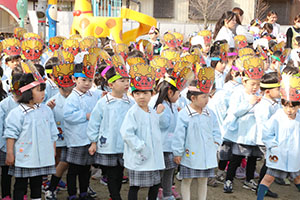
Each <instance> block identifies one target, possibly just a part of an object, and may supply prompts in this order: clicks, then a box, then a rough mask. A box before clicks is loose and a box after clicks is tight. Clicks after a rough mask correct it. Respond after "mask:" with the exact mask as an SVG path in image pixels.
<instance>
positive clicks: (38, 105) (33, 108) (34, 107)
mask: <svg viewBox="0 0 300 200" xmlns="http://www.w3.org/2000/svg"><path fill="white" fill-rule="evenodd" d="M19 107H20V108H21V110H22V111H23V113H25V114H27V113H29V112H31V111H33V110H36V109H38V108H39V107H40V104H37V103H36V104H34V105H33V107H29V106H27V105H26V104H23V103H21V104H20V105H19Z"/></svg>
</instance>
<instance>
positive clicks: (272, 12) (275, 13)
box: [265, 10, 278, 21]
mask: <svg viewBox="0 0 300 200" xmlns="http://www.w3.org/2000/svg"><path fill="white" fill-rule="evenodd" d="M272 15H276V16H278V14H277V12H275V11H274V10H271V11H270V12H268V14H267V17H266V19H265V21H268V17H271V16H272Z"/></svg>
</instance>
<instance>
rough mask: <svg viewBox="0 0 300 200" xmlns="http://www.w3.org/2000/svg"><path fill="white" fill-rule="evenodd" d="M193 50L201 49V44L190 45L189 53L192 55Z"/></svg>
mask: <svg viewBox="0 0 300 200" xmlns="http://www.w3.org/2000/svg"><path fill="white" fill-rule="evenodd" d="M195 48H199V49H202V46H201V44H196V45H192V46H191V47H190V53H193V52H194V49H195Z"/></svg>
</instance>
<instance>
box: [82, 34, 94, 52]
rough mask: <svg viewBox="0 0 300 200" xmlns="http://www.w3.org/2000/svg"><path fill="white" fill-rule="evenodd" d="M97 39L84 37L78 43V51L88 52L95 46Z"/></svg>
mask: <svg viewBox="0 0 300 200" xmlns="http://www.w3.org/2000/svg"><path fill="white" fill-rule="evenodd" d="M97 42H98V41H97V39H96V38H95V37H93V36H89V37H85V38H83V39H82V40H81V41H80V42H79V48H80V51H88V50H89V49H90V48H93V47H96V46H97Z"/></svg>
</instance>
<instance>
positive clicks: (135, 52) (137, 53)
mask: <svg viewBox="0 0 300 200" xmlns="http://www.w3.org/2000/svg"><path fill="white" fill-rule="evenodd" d="M130 57H140V58H143V57H144V54H143V53H142V52H141V51H139V50H137V49H133V50H132V51H130V52H129V53H128V58H130Z"/></svg>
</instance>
